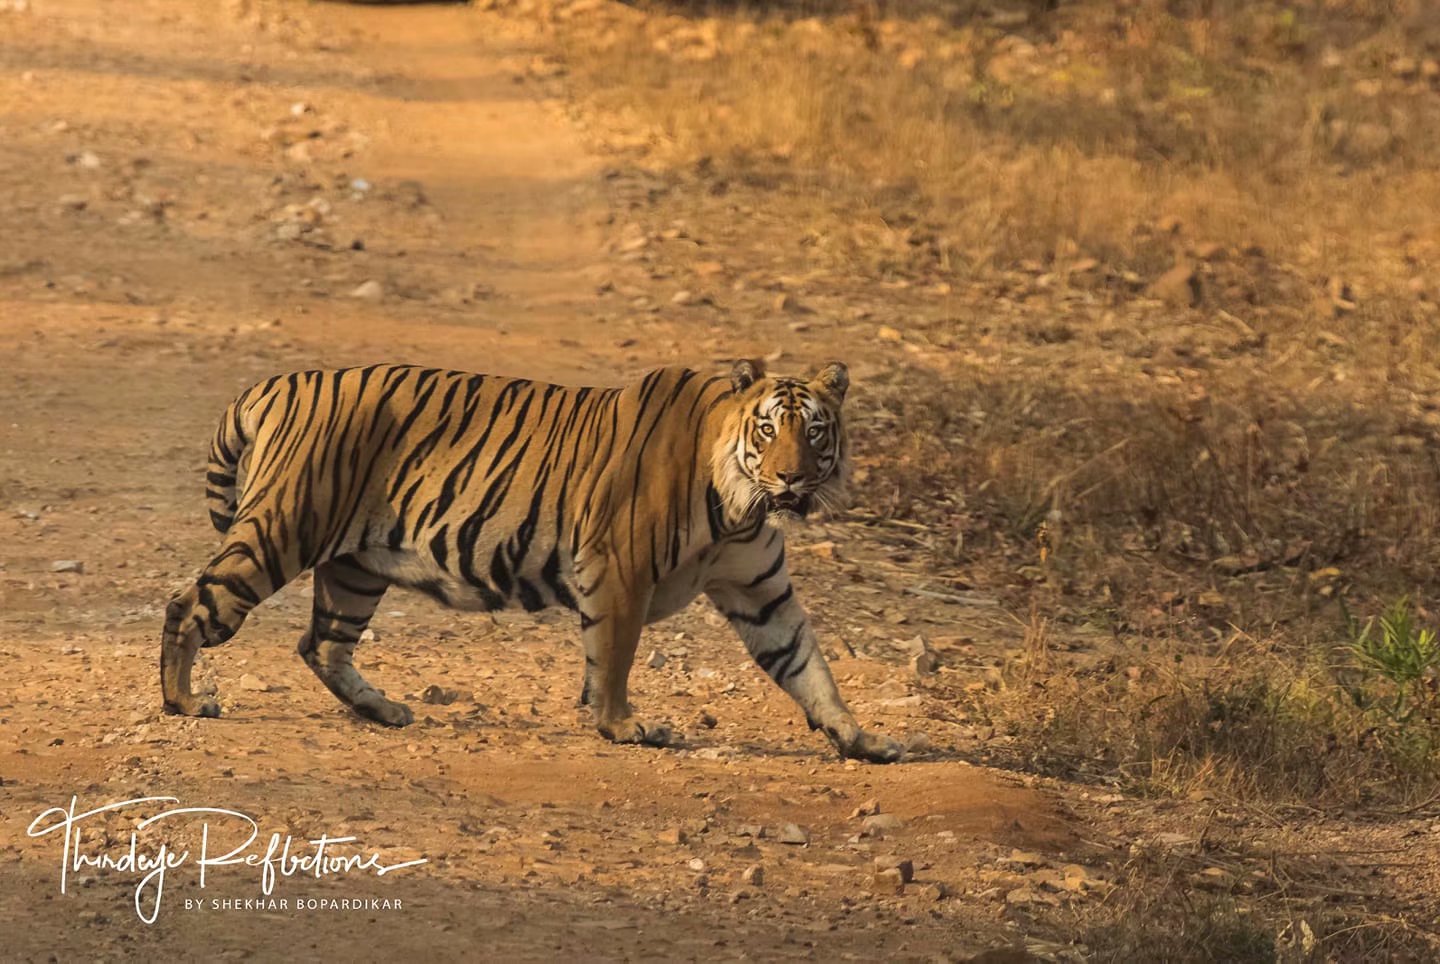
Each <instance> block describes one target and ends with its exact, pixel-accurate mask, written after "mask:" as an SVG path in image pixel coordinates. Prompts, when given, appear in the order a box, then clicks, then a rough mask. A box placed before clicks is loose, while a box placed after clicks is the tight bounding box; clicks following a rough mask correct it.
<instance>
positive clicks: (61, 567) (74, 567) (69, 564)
mask: <svg viewBox="0 0 1440 964" xmlns="http://www.w3.org/2000/svg"><path fill="white" fill-rule="evenodd" d="M50 571H51V572H74V573H82V572H84V571H85V563H83V562H81V561H80V560H79V559H57V560H56V561H54V562H52V563H50Z"/></svg>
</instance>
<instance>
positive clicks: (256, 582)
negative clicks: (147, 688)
mask: <svg viewBox="0 0 1440 964" xmlns="http://www.w3.org/2000/svg"><path fill="white" fill-rule="evenodd" d="M278 588H279V586H275V585H273V584H272V582H271V577H270V576H269V575H267V573H266V570H265V567H263V566H262V565H261V564H260V562H259V559H258V557H257V556H256V554H255V551H254V550H253V549H252V548H251V547H250V546H248V545H247V544H245V543H242V542H238V541H236V542H230V543H227V544H226V545H225V546H223V547H222V548H221V550H220V553H219V554H218V555H216V557H215V559H214V560H212V561H211V563H210V565H208V566H206V567H205V571H204V572H202V573H201V574H200V577H199V578H198V579H196V580H195V584H194V585H192V586H191V587H190V588H189V589H187V590H185V592H183V593H181V594H180V595H179V596H176V597H175V598H174V599H172V600H171V601H170V604H169V605H168V606H166V607H165V630H164V634H163V635H162V637H161V640H160V690H161V693H162V694H163V698H164V705H165V711H166V712H167V713H177V714H180V715H183V716H211V717H213V716H219V715H220V703H219V701H217V700H216V699H215V698H214V697H213V696H206V695H203V694H198V693H196V692H195V691H194V689H193V688H192V687H191V682H190V674H191V670H192V669H193V668H194V665H195V654H196V653H197V652H198V651H199V650H200V648H201V647H210V646H219V645H220V644H221V643H223V642H225V641H226V640H228V639H230V637H232V636H234V635H235V633H236V632H238V631H239V629H240V625H241V624H242V623H243V622H244V621H245V617H246V616H247V615H249V613H250V610H252V609H254V608H255V607H256V606H257V605H259V604H260V602H261V601H262V600H264V599H265V598H266V597H268V596H271V595H273V594H274V592H275V591H276V590H277V589H278Z"/></svg>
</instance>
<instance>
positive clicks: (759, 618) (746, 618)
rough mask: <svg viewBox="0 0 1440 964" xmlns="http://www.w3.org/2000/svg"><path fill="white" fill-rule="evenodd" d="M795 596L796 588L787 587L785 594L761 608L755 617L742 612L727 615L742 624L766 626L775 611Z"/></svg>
mask: <svg viewBox="0 0 1440 964" xmlns="http://www.w3.org/2000/svg"><path fill="white" fill-rule="evenodd" d="M793 595H795V587H794V586H786V587H785V591H784V592H782V593H781V594H780V595H778V596H776V597H775V598H774V599H772V600H770V601H769V602H768V603H766V604H765V605H764V606H762V607H760V611H759V612H758V613H756V614H755V615H753V616H751V615H749V614H748V613H741V612H734V613H726V614H725V615H726V616H727V617H729V618H730V619H732V620H737V621H739V622H742V623H749V624H750V625H752V626H764V625H765V624H766V623H768V622H769V621H770V617H771V616H773V615H775V610H777V609H779V608H780V607H781V606H783V605H785V603H786V602H787V601H788V600H789V599H790V597H791V596H793Z"/></svg>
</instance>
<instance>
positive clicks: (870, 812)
mask: <svg viewBox="0 0 1440 964" xmlns="http://www.w3.org/2000/svg"><path fill="white" fill-rule="evenodd" d="M879 812H880V801H879V800H873V799H872V800H866V801H865V802H864V803H862V804H860V806H858V807H856V808H855V809H854V810H852V811H850V819H851V820H855V819H858V818H859V817H873V816H874V815H875V814H877V813H879Z"/></svg>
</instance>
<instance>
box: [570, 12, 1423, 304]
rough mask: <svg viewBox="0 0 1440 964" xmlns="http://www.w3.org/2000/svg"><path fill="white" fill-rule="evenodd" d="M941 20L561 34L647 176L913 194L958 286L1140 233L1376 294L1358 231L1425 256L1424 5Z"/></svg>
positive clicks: (1390, 257)
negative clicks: (953, 261)
mask: <svg viewBox="0 0 1440 964" xmlns="http://www.w3.org/2000/svg"><path fill="white" fill-rule="evenodd" d="M963 6H964V5H956V4H906V5H895V6H892V7H890V8H888V9H889V11H890V13H891V14H892V16H890V17H889V18H887V17H885V16H884V13H883V8H872V7H871V6H870V5H855V6H854V7H852V8H851V9H853V10H856V11H857V12H855V13H852V14H846V13H843V12H842V11H843V10H844V5H835V6H833V7H830V8H827V9H825V10H820V11H818V12H819V13H821V14H822V16H823V19H821V18H806V19H793V18H792V17H793V15H794V14H796V13H803V12H805V10H806V9H807V8H806V6H805V5H798V6H795V5H792V6H788V7H787V6H785V5H766V4H754V5H740V6H739V7H738V8H737V7H736V6H733V5H729V4H711V5H703V4H687V5H683V6H682V9H683V11H684V12H685V13H687V14H689V16H684V17H682V16H673V15H672V16H667V15H665V14H666V11H668V10H671V9H673V8H672V7H670V6H669V5H666V4H660V3H656V4H651V5H649V6H648V7H647V8H646V9H647V10H648V11H649V12H650V15H649V16H644V17H640V16H637V17H634V18H631V19H625V20H622V21H621V22H620V24H619V25H618V26H614V27H612V28H611V29H610V30H609V32H608V33H607V34H606V35H605V36H604V37H603V39H602V41H601V42H600V43H599V44H597V43H595V40H594V37H593V36H592V35H591V34H589V33H588V32H585V31H575V32H568V33H567V32H562V38H565V39H568V40H569V43H570V46H569V55H570V61H571V63H572V67H573V69H574V70H576V71H577V72H578V74H579V76H580V77H581V80H582V83H583V85H584V86H585V87H586V89H587V90H589V91H591V92H593V93H594V95H595V96H596V97H598V98H599V99H600V100H601V102H602V103H609V104H611V105H612V106H615V107H617V108H619V109H623V110H624V111H628V112H631V113H633V114H634V115H636V116H638V117H639V119H641V120H642V121H643V122H645V123H648V124H649V125H650V126H651V128H652V129H653V131H654V135H655V136H654V137H653V138H652V144H651V146H652V148H653V149H654V151H655V157H656V159H657V160H658V161H660V162H662V163H689V162H691V161H693V160H695V159H696V158H699V157H702V156H704V157H707V158H709V159H710V160H711V162H712V163H713V164H714V165H715V166H716V168H717V170H719V171H721V172H722V173H727V172H742V173H743V172H745V171H749V170H753V169H755V168H756V167H757V166H758V167H761V168H763V167H765V166H766V165H767V164H772V163H776V162H778V163H779V164H780V165H781V166H783V168H784V169H785V170H786V171H787V173H788V176H790V177H806V176H808V177H810V178H811V179H812V180H813V181H814V182H815V183H816V184H817V185H819V184H823V183H828V184H830V185H831V186H832V187H833V188H834V189H835V190H838V191H840V192H841V193H844V194H847V195H850V196H864V195H866V194H867V193H868V194H871V195H872V196H873V195H874V194H875V192H877V191H880V190H883V189H884V188H885V187H886V186H888V185H895V184H913V185H914V186H915V187H916V188H917V189H918V190H919V191H920V192H921V194H922V196H923V197H924V199H925V204H926V206H927V208H928V209H929V211H930V213H931V215H932V216H933V217H934V218H935V219H937V220H938V221H940V222H942V223H943V224H944V225H945V230H946V235H947V241H948V242H949V243H950V244H951V245H953V246H954V247H955V248H956V249H957V250H959V251H961V252H963V253H964V255H965V258H966V261H967V263H969V264H973V265H979V266H988V265H1004V264H1009V263H1013V262H1014V261H1016V260H1017V259H1023V258H1037V259H1049V258H1053V257H1055V256H1056V254H1057V252H1060V251H1063V250H1066V249H1067V248H1069V247H1071V246H1074V247H1078V249H1079V250H1080V251H1083V252H1085V253H1087V254H1090V255H1093V256H1095V257H1099V258H1102V259H1106V260H1111V261H1116V262H1124V261H1127V260H1129V259H1134V258H1136V257H1139V256H1141V255H1142V254H1143V252H1141V251H1137V247H1136V236H1135V235H1136V228H1137V226H1140V225H1143V224H1146V223H1148V222H1151V221H1153V220H1154V219H1155V218H1156V217H1157V216H1159V215H1162V214H1164V215H1173V216H1176V217H1179V218H1181V219H1182V220H1184V221H1185V222H1186V223H1187V224H1188V225H1190V226H1192V228H1193V229H1194V231H1195V232H1196V235H1197V236H1199V237H1202V238H1205V239H1210V240H1217V241H1223V242H1231V243H1236V244H1242V245H1243V244H1258V245H1261V246H1264V247H1265V248H1267V249H1269V250H1272V251H1276V252H1281V253H1282V254H1284V255H1285V256H1286V257H1293V258H1295V259H1297V260H1304V261H1306V262H1308V263H1311V264H1314V265H1316V266H1318V268H1319V269H1320V270H1336V271H1344V270H1348V269H1351V268H1358V267H1362V266H1363V267H1364V268H1365V269H1366V270H1380V271H1384V272H1386V273H1387V274H1389V275H1391V278H1390V279H1389V280H1390V281H1391V282H1396V281H1403V280H1404V278H1406V277H1408V274H1409V272H1410V270H1411V269H1410V267H1409V266H1408V265H1407V263H1406V262H1405V260H1404V258H1403V256H1402V255H1401V252H1400V251H1399V250H1398V248H1397V247H1395V246H1394V245H1387V247H1389V248H1390V249H1391V250H1388V251H1386V252H1384V255H1383V258H1377V253H1378V252H1377V251H1376V249H1375V246H1374V244H1373V239H1374V237H1375V236H1376V235H1377V234H1390V235H1395V236H1398V235H1400V234H1403V233H1406V232H1408V233H1409V234H1411V235H1412V236H1415V237H1422V238H1427V239H1430V241H1432V242H1433V241H1434V240H1435V237H1436V235H1435V228H1434V225H1435V224H1436V223H1440V201H1437V200H1436V199H1437V198H1440V190H1437V188H1440V179H1437V172H1436V168H1435V162H1434V159H1435V157H1437V156H1440V153H1437V151H1440V112H1437V111H1435V110H1433V108H1432V106H1431V104H1432V101H1433V97H1434V92H1433V90H1431V89H1430V85H1429V84H1430V82H1429V81H1426V80H1425V79H1424V78H1423V77H1421V76H1419V75H1418V74H1415V75H1412V74H1411V73H1409V72H1408V70H1409V68H1408V67H1407V66H1406V64H1408V63H1412V62H1413V63H1414V64H1416V65H1420V64H1423V63H1424V62H1425V58H1426V56H1427V50H1428V49H1429V47H1428V46H1427V45H1428V44H1431V43H1433V42H1434V41H1435V40H1436V38H1437V37H1440V14H1437V13H1435V12H1433V11H1431V10H1429V8H1427V7H1425V6H1422V5H1408V6H1407V5H1405V4H1394V5H1391V9H1389V12H1388V16H1387V15H1386V14H1382V13H1381V12H1380V11H1379V10H1378V8H1377V5H1374V4H1361V3H1349V4H1346V3H1326V4H1318V3H1317V4H1279V3H1260V4H1244V3H1227V2H1207V3H1196V4H1183V3H1182V4H1175V3H1161V2H1158V0H1151V2H1144V3H1139V4H1131V5H1126V6H1125V7H1124V8H1118V9H1117V7H1116V6H1115V5H1113V4H1105V3H1098V2H1080V3H1066V4H1062V5H1057V6H1056V9H1054V10H1051V11H1049V12H1044V13H1041V12H1037V13H1036V14H1035V15H1034V16H1032V17H1031V18H1030V19H1029V21H1028V22H1027V23H1026V24H1024V25H1021V26H1019V27H1016V28H1014V29H997V28H996V27H995V26H994V25H992V23H991V21H989V20H988V19H986V18H984V17H979V16H974V15H973V11H970V10H968V9H966V10H961V9H958V7H963ZM1401 8H1404V9H1401ZM873 9H881V14H880V16H878V17H877V16H875V14H874V13H873V12H872V13H869V14H867V13H866V12H865V11H867V10H873ZM769 10H774V11H776V12H778V13H779V14H781V15H780V16H767V15H766V14H767V11H769ZM922 11H928V14H926V13H923V12H922ZM698 13H709V14H711V16H709V17H698V18H697V14H698ZM785 14H790V15H792V16H790V17H787V16H785ZM1415 69H1416V70H1417V71H1418V70H1419V69H1420V68H1419V66H1416V68H1415ZM1436 82H1440V80H1437V81H1436ZM817 189H818V187H817Z"/></svg>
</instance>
